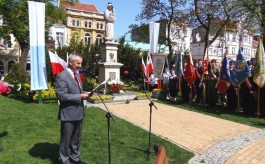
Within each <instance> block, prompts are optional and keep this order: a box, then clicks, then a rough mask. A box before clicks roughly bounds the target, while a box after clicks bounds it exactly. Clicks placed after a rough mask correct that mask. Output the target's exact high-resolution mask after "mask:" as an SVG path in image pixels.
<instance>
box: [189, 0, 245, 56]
mask: <svg viewBox="0 0 265 164" xmlns="http://www.w3.org/2000/svg"><path fill="white" fill-rule="evenodd" d="M193 6H194V11H193V12H192V13H194V15H195V17H196V20H197V23H195V25H198V26H201V27H202V28H203V29H204V31H205V35H204V41H205V50H206V49H207V48H208V47H209V46H210V45H211V44H212V43H213V42H214V41H215V40H216V39H217V38H218V36H220V35H223V34H224V33H223V32H224V30H225V27H226V26H233V25H234V22H233V21H232V20H234V21H236V20H235V18H236V17H238V16H239V17H240V16H241V15H240V14H241V8H239V4H238V3H237V2H236V1H234V0H207V1H204V0H194V4H193ZM217 24H218V26H217ZM210 36H211V37H210ZM204 52H205V51H204Z"/></svg>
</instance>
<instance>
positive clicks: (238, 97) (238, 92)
mask: <svg viewBox="0 0 265 164" xmlns="http://www.w3.org/2000/svg"><path fill="white" fill-rule="evenodd" d="M239 101H240V84H239V85H238V88H237V110H239V106H240V103H239Z"/></svg>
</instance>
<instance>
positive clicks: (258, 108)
mask: <svg viewBox="0 0 265 164" xmlns="http://www.w3.org/2000/svg"><path fill="white" fill-rule="evenodd" d="M259 102H260V87H259V88H258V102H257V103H258V104H257V118H259V111H260V105H259V104H260V103H259Z"/></svg>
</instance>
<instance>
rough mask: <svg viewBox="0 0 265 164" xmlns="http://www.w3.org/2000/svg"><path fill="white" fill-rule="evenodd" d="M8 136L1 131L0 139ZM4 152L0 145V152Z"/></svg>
mask: <svg viewBox="0 0 265 164" xmlns="http://www.w3.org/2000/svg"><path fill="white" fill-rule="evenodd" d="M7 135H8V132H6V131H3V132H1V133H0V138H2V137H5V136H7ZM2 151H4V148H3V147H2V146H1V145H0V152H2Z"/></svg>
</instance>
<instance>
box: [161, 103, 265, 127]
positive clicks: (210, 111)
mask: <svg viewBox="0 0 265 164" xmlns="http://www.w3.org/2000/svg"><path fill="white" fill-rule="evenodd" d="M158 102H160V103H163V104H167V105H171V106H175V107H178V108H182V109H185V110H189V111H194V112H198V113H203V114H206V115H210V116H213V117H217V118H221V119H225V120H230V121H233V122H237V123H241V124H245V125H249V126H253V127H257V128H265V119H264V117H263V118H262V117H260V118H257V116H256V115H246V114H244V113H243V111H242V109H239V110H228V109H226V108H224V107H223V106H221V105H220V104H219V103H217V105H216V106H215V107H206V106H198V105H193V104H191V103H189V104H187V103H181V100H180V99H177V101H176V102H171V101H168V100H167V101H158Z"/></svg>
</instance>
